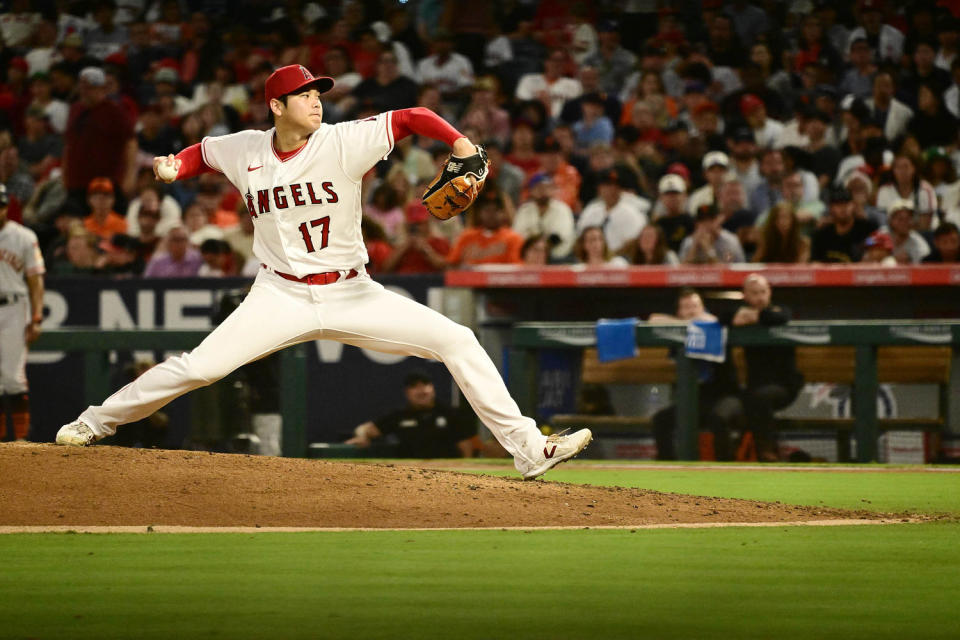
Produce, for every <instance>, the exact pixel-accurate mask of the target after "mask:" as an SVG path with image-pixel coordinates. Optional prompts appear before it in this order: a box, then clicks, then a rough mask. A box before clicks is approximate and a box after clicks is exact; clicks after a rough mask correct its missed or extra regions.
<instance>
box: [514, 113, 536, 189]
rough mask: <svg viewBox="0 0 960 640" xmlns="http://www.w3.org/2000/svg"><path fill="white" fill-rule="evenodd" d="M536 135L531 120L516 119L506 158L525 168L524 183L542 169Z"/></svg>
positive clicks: (516, 165)
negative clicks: (536, 145)
mask: <svg viewBox="0 0 960 640" xmlns="http://www.w3.org/2000/svg"><path fill="white" fill-rule="evenodd" d="M536 137H537V136H536V128H535V127H534V125H533V123H532V122H531V121H529V120H526V119H520V120H516V121H514V123H513V131H511V133H510V152H509V153H508V154H507V155H506V160H507V162H509V163H510V164H512V165H514V166H515V167H519V168H520V169H522V170H523V173H524V183H526V182H527V181H529V180H530V178H532V177H533V174H535V173H537V172H538V171H540V169H541V166H540V162H541V161H540V155H539V154H538V153H537V150H536V147H535V142H536Z"/></svg>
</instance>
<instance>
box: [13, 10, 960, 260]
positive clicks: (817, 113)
mask: <svg viewBox="0 0 960 640" xmlns="http://www.w3.org/2000/svg"><path fill="white" fill-rule="evenodd" d="M667 5H668V6H667ZM461 9H462V8H461V7H458V6H457V3H455V2H452V1H450V0H416V1H411V2H407V3H404V2H400V3H395V2H389V1H381V2H377V1H374V0H371V1H366V2H361V1H357V0H342V1H338V2H310V1H303V0H288V1H287V2H284V3H282V4H275V3H272V2H267V1H266V0H259V1H248V2H229V1H228V0H120V1H119V2H114V1H113V0H96V1H91V2H85V1H77V0H51V1H49V2H43V1H36V0H35V1H32V2H31V1H29V0H13V1H12V2H10V3H9V4H8V9H7V10H6V13H3V14H0V42H2V44H0V73H2V74H3V83H2V85H0V182H2V183H3V184H5V185H6V188H7V191H8V193H9V194H10V208H9V215H10V218H11V219H14V220H22V221H23V222H24V223H25V224H27V225H28V226H30V227H31V228H32V229H34V230H35V231H36V232H37V234H38V237H39V239H40V242H41V244H42V248H43V251H44V255H45V257H46V260H47V267H48V271H49V273H50V274H52V275H58V274H59V275H90V276H95V275H96V276H112V277H125V276H126V277H130V276H143V277H191V276H224V275H238V274H239V275H252V274H253V273H255V271H256V269H257V268H258V267H259V261H257V260H256V259H255V258H254V257H253V255H252V245H253V242H252V233H253V226H252V222H251V220H250V216H249V215H248V213H247V208H246V205H245V202H244V199H243V196H242V194H239V193H237V192H236V190H235V189H233V188H232V186H231V185H230V184H229V183H228V182H227V181H226V179H225V178H224V177H223V176H222V175H219V174H205V175H202V176H201V177H199V178H196V179H193V180H190V181H185V182H177V183H174V184H173V185H169V186H167V185H163V184H161V183H159V182H157V181H155V180H154V177H153V173H152V168H151V167H152V160H153V157H154V156H163V155H166V154H168V153H176V152H177V151H179V150H180V149H181V148H183V147H185V146H187V145H190V144H193V143H196V142H199V141H200V140H201V139H202V138H203V137H204V136H217V135H223V134H227V133H231V132H234V131H239V130H242V129H246V128H260V129H267V128H269V127H270V126H271V125H270V120H269V111H268V109H267V107H266V105H265V104H264V100H263V85H264V81H265V79H266V78H267V76H268V75H269V74H270V73H271V72H272V70H273V69H274V68H276V67H278V66H281V65H287V64H297V63H299V64H302V65H304V66H305V67H307V68H309V69H310V70H311V71H312V72H313V73H315V74H318V75H329V76H332V77H334V78H335V80H336V85H335V87H334V89H333V90H332V91H330V92H329V93H327V94H324V96H323V103H324V120H325V121H326V122H328V123H335V122H338V121H342V120H349V119H358V118H364V117H367V116H369V115H371V114H376V113H379V112H382V111H387V110H391V109H401V108H407V107H414V106H423V107H428V108H430V109H432V110H434V111H436V112H437V113H439V114H441V115H442V116H443V117H444V118H446V119H447V120H448V121H450V122H451V123H452V124H454V125H455V126H456V127H457V128H458V129H460V130H461V131H462V132H463V133H464V134H465V135H467V136H468V137H469V138H470V139H471V140H473V141H477V142H481V143H483V144H484V145H485V146H486V148H487V150H488V153H489V156H490V159H491V161H492V164H491V172H490V178H489V179H488V181H487V185H486V188H485V189H484V191H483V192H482V194H481V197H480V199H479V200H478V202H477V203H476V204H475V205H474V207H473V208H472V210H471V211H470V212H469V213H468V215H466V216H465V218H466V219H464V220H451V221H447V222H442V223H441V222H440V221H438V220H435V219H433V218H431V217H430V216H429V215H428V214H427V212H426V209H425V208H424V207H423V205H422V204H421V203H420V194H421V193H422V192H423V189H424V187H425V185H426V184H427V182H428V181H429V180H430V179H432V177H433V176H434V175H435V173H436V171H437V169H438V167H439V166H440V164H441V163H442V161H443V160H444V158H445V157H446V155H447V153H448V152H449V149H447V148H445V147H438V146H436V145H435V143H433V142H432V141H430V140H418V139H416V138H408V139H405V140H403V141H401V142H400V143H398V145H397V148H396V149H395V150H394V152H393V153H392V154H391V155H390V157H389V158H388V159H387V160H385V161H383V162H381V163H380V164H379V165H378V166H377V167H375V168H374V169H373V170H372V171H371V172H370V174H369V175H368V176H366V177H365V179H364V181H363V187H362V188H363V194H364V202H365V206H364V215H363V221H362V227H363V231H364V237H365V239H366V242H367V248H368V253H369V256H370V264H369V265H368V268H369V269H370V270H371V271H372V272H375V273H376V272H391V273H422V272H432V271H441V270H443V269H446V268H450V267H462V266H469V265H476V264H487V263H517V264H527V265H544V264H582V265H586V266H626V265H641V264H662V265H674V264H714V263H741V262H748V261H753V262H766V263H820V262H871V263H878V264H890V265H896V264H914V263H919V262H957V261H958V259H960V255H958V254H960V232H958V224H960V181H958V171H960V149H958V145H957V141H958V121H960V120H958V118H960V55H958V50H960V3H957V2H948V1H943V0H942V1H941V2H934V1H926V0H919V1H914V2H910V1H909V0H908V1H904V2H896V3H894V2H884V1H883V0H859V1H858V2H855V3H853V2H852V3H837V2H827V1H823V0H766V1H765V2H747V1H744V0H730V1H726V2H723V1H720V0H700V1H690V2H682V1H677V2H669V3H666V2H654V1H650V2H630V3H621V2H612V1H600V2H580V1H572V0H545V1H543V2H531V1H526V2H524V1H522V0H519V1H510V2H508V1H503V2H490V3H474V4H473V5H471V7H470V11H463V10H461Z"/></svg>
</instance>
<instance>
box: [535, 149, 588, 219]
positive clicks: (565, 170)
mask: <svg viewBox="0 0 960 640" xmlns="http://www.w3.org/2000/svg"><path fill="white" fill-rule="evenodd" d="M538 148H539V151H540V166H541V167H542V169H543V173H546V174H547V175H548V176H550V179H551V180H552V181H553V187H554V191H553V196H552V197H554V198H556V199H557V200H560V201H561V202H563V203H564V204H566V205H567V206H568V207H570V210H571V211H580V209H581V206H582V205H581V202H580V184H581V182H582V181H583V180H582V178H581V176H580V172H579V171H578V170H577V169H576V167H574V166H573V165H572V164H570V162H568V161H567V156H566V153H565V152H564V150H563V147H561V146H560V141H559V140H558V139H557V138H556V137H555V136H553V135H548V136H546V137H545V138H544V139H543V141H542V142H541V143H540V146H539V147H538Z"/></svg>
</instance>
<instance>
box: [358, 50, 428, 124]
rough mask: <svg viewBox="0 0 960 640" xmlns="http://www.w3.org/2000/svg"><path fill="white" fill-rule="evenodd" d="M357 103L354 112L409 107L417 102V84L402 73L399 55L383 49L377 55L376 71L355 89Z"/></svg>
mask: <svg viewBox="0 0 960 640" xmlns="http://www.w3.org/2000/svg"><path fill="white" fill-rule="evenodd" d="M353 96H354V98H356V105H355V106H354V107H353V113H354V114H356V113H358V112H361V111H364V110H371V111H373V112H379V111H389V110H391V109H409V108H411V107H413V106H414V105H416V103H417V84H416V83H415V82H414V81H413V80H411V79H410V78H407V77H406V76H402V75H400V71H399V69H398V67H397V55H396V54H395V53H393V52H392V51H383V52H382V53H380V55H379V56H378V57H377V67H376V72H375V73H374V75H373V77H371V78H367V79H365V80H364V81H363V82H361V83H360V84H358V85H357V87H356V89H354V90H353Z"/></svg>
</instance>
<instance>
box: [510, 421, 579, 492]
mask: <svg viewBox="0 0 960 640" xmlns="http://www.w3.org/2000/svg"><path fill="white" fill-rule="evenodd" d="M591 440H593V434H592V433H591V432H590V429H580V431H576V432H574V433H571V434H570V435H562V434H559V433H558V434H554V435H551V436H547V442H546V444H545V445H544V447H543V451H542V452H541V453H540V456H538V457H539V458H540V459H539V460H538V461H537V462H536V463H535V466H534V467H533V468H531V469H529V470H527V471H524V472H523V479H524V480H533V479H535V478H537V477H539V476H542V475H543V474H545V473H546V472H547V471H549V470H550V469H552V468H554V467H555V466H557V465H558V464H560V463H561V462H564V461H566V460H569V459H570V458H572V457H574V456H575V455H577V454H578V453H580V452H581V451H583V450H584V449H585V448H586V447H587V445H588V444H590V441H591Z"/></svg>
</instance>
